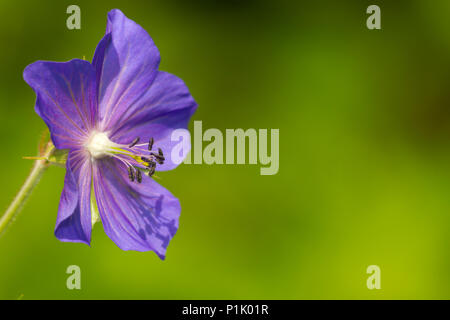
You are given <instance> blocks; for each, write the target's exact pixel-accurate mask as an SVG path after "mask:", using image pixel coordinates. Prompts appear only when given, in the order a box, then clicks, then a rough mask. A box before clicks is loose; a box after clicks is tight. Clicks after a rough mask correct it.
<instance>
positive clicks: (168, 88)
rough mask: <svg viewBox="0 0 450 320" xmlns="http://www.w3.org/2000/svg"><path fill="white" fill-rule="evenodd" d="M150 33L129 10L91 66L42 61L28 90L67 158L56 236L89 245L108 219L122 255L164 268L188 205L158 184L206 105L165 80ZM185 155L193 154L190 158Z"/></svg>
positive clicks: (113, 14) (116, 15)
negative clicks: (145, 256) (143, 256)
mask: <svg viewBox="0 0 450 320" xmlns="http://www.w3.org/2000/svg"><path fill="white" fill-rule="evenodd" d="M159 61H160V56H159V52H158V49H157V48H156V46H155V44H154V43H153V40H152V38H150V36H149V35H148V34H147V32H146V31H145V30H144V29H143V28H142V27H140V26H139V25H137V24H136V23H135V22H134V21H132V20H130V19H128V18H127V17H125V15H124V14H123V13H122V12H121V11H120V10H117V9H115V10H112V11H110V12H109V13H108V22H107V26H106V34H105V36H104V37H103V39H102V40H101V41H100V43H99V44H98V46H97V48H96V50H95V54H94V58H93V61H92V63H89V62H87V61H84V60H79V59H74V60H71V61H68V62H47V61H37V62H35V63H33V64H31V65H29V66H27V67H26V69H25V71H24V74H23V76H24V79H25V81H26V82H27V83H28V84H29V85H30V86H31V87H32V88H33V89H34V91H35V92H36V96H37V99H36V106H35V110H36V112H37V114H38V115H39V116H40V117H41V118H42V119H43V120H44V121H45V123H46V124H47V126H48V128H49V130H50V133H51V139H52V142H53V144H54V145H55V147H56V148H57V149H68V150H69V152H68V157H67V162H66V176H65V180H64V189H63V191H62V194H61V200H60V203H59V209H58V217H57V219H56V227H55V236H56V237H57V238H58V239H59V240H61V241H70V242H83V243H86V244H90V241H91V229H92V226H93V224H94V222H95V221H96V220H97V218H98V216H97V215H96V213H98V214H99V216H100V219H101V222H102V224H103V228H104V230H105V232H106V234H107V235H108V236H109V237H110V238H111V239H112V240H113V241H114V242H115V243H116V244H117V245H118V246H119V247H120V248H121V249H123V250H137V251H149V250H152V251H154V252H155V253H156V254H157V255H158V256H159V257H160V258H161V259H164V257H165V253H166V248H167V245H168V244H169V241H170V240H171V239H172V237H173V236H174V235H175V232H176V231H177V229H178V217H179V215H180V210H181V207H180V203H179V201H178V199H177V198H175V197H174V196H173V195H172V194H171V193H170V192H169V191H167V190H166V189H164V188H163V187H161V186H160V185H159V184H158V183H156V182H155V181H154V180H153V178H151V176H152V175H153V173H154V172H155V170H159V171H165V170H171V169H173V168H175V167H176V166H177V163H175V162H178V161H172V160H171V150H172V148H173V147H174V146H175V145H176V143H177V142H172V141H171V133H172V132H173V131H174V130H175V129H180V128H181V129H184V130H187V129H186V128H187V125H188V122H189V119H190V117H191V116H192V114H193V113H194V112H195V110H196V108H197V105H196V103H195V101H194V99H193V98H192V96H191V95H190V93H189V90H188V88H187V87H186V86H185V84H184V83H183V81H182V80H181V79H179V78H177V77H175V76H173V75H171V74H169V73H166V72H162V71H158V66H159ZM184 154H186V150H184Z"/></svg>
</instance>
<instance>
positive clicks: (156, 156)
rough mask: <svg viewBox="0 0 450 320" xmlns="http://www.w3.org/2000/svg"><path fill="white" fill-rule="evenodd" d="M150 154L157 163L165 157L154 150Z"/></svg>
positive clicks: (162, 161)
mask: <svg viewBox="0 0 450 320" xmlns="http://www.w3.org/2000/svg"><path fill="white" fill-rule="evenodd" d="M150 155H152V156H153V157H154V158H155V160H156V162H158V164H163V163H164V160H166V158H164V157H163V156H162V155H160V154H157V153H154V152H151V153H150Z"/></svg>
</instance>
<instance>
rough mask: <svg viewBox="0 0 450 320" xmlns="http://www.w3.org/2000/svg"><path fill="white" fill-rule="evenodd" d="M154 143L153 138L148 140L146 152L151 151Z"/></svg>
mask: <svg viewBox="0 0 450 320" xmlns="http://www.w3.org/2000/svg"><path fill="white" fill-rule="evenodd" d="M154 142H155V140H154V139H153V137H152V138H150V140H149V141H148V151H152V148H153V143H154Z"/></svg>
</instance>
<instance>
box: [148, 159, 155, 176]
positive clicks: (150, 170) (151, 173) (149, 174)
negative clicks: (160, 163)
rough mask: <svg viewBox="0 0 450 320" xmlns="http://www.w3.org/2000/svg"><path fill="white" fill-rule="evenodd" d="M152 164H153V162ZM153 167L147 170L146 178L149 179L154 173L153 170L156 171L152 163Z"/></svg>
mask: <svg viewBox="0 0 450 320" xmlns="http://www.w3.org/2000/svg"><path fill="white" fill-rule="evenodd" d="M153 163H154V162H153ZM154 164H155V165H154V166H151V167H150V168H149V170H148V176H149V177H151V176H152V175H153V174H154V173H155V169H156V163H154Z"/></svg>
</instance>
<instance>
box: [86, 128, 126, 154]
mask: <svg viewBox="0 0 450 320" xmlns="http://www.w3.org/2000/svg"><path fill="white" fill-rule="evenodd" d="M117 147H120V146H118V145H116V144H115V143H114V142H112V141H111V140H109V138H108V136H107V135H106V133H104V132H94V133H92V135H91V136H90V138H89V140H88V142H87V143H86V144H85V148H86V149H87V150H88V151H89V153H90V154H91V157H92V158H94V159H100V158H103V157H105V156H107V155H109V153H110V152H111V150H112V149H113V148H117Z"/></svg>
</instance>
